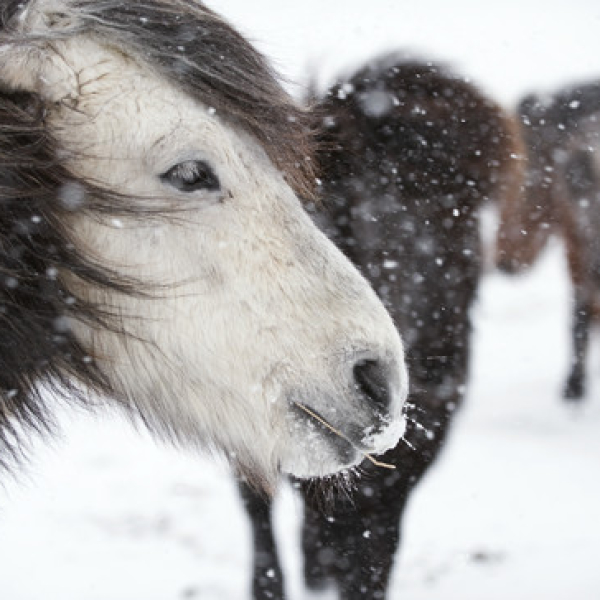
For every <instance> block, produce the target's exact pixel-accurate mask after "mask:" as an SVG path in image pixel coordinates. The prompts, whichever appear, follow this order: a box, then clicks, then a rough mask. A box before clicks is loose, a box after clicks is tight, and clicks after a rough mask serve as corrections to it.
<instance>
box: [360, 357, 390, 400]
mask: <svg viewBox="0 0 600 600" xmlns="http://www.w3.org/2000/svg"><path fill="white" fill-rule="evenodd" d="M353 374H354V387H355V389H356V390H357V391H359V392H360V393H361V394H362V395H363V396H365V397H366V398H367V399H368V400H370V401H371V402H372V403H373V404H374V405H375V406H377V407H378V408H381V409H384V410H387V409H388V407H389V404H390V390H389V383H388V370H387V369H386V368H385V367H384V366H383V365H382V364H381V363H380V362H378V361H376V360H359V361H358V362H357V363H356V364H355V365H354V369H353Z"/></svg>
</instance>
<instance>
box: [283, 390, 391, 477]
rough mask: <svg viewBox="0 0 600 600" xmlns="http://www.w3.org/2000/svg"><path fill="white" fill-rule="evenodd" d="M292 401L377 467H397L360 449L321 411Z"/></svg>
mask: <svg viewBox="0 0 600 600" xmlns="http://www.w3.org/2000/svg"><path fill="white" fill-rule="evenodd" d="M292 402H293V403H294V404H295V405H296V406H297V407H298V408H299V409H301V410H303V411H304V412H305V413H306V414H307V415H309V416H310V417H311V418H313V419H314V420H315V421H317V422H318V423H320V424H321V425H323V427H325V428H326V429H328V430H329V431H331V432H332V433H334V434H335V435H337V436H338V437H340V438H341V439H343V440H344V441H346V442H348V443H349V444H350V445H351V446H352V447H353V448H355V449H356V450H358V451H359V452H360V453H361V454H362V455H363V456H364V457H365V458H366V459H367V460H369V461H371V462H372V463H373V464H374V465H375V466H376V467H381V468H383V469H395V468H396V467H395V465H390V464H389V463H384V462H381V461H379V460H377V459H376V458H373V456H371V455H370V454H369V453H368V452H363V451H362V450H360V448H356V446H355V445H354V444H353V443H352V442H351V441H350V440H349V439H348V438H347V437H346V436H345V435H344V434H343V433H342V432H341V431H339V430H338V429H336V428H335V427H334V426H333V425H331V423H329V422H328V421H326V420H325V419H324V418H323V417H322V416H321V415H320V414H319V413H317V412H315V411H314V410H312V409H310V408H308V406H306V405H304V404H302V403H301V402H297V401H296V400H292Z"/></svg>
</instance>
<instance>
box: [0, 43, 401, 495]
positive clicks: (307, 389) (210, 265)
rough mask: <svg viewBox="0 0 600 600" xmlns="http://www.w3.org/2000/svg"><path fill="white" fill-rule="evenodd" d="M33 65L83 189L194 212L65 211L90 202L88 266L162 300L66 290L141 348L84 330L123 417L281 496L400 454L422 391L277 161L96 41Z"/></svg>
mask: <svg viewBox="0 0 600 600" xmlns="http://www.w3.org/2000/svg"><path fill="white" fill-rule="evenodd" d="M21 58H22V56H21V57H18V56H16V57H13V60H12V61H11V62H10V64H11V65H12V66H10V67H4V68H3V70H2V71H1V72H0V77H1V78H2V79H3V80H4V81H5V82H8V83H9V84H10V85H12V86H13V87H15V88H20V89H25V90H27V91H37V92H38V93H40V94H41V95H42V96H43V97H44V98H45V99H47V100H48V102H49V106H50V107H51V109H50V112H49V114H48V119H49V127H50V130H51V132H52V134H53V135H54V137H55V139H56V140H57V141H58V143H59V146H60V147H61V148H62V150H64V156H65V160H66V161H67V164H68V167H69V170H70V171H71V172H72V173H73V174H74V179H82V180H88V181H92V182H94V183H96V184H99V185H101V186H102V187H104V188H107V189H109V190H113V191H116V192H119V193H123V194H126V195H127V197H128V200H127V201H128V202H130V203H133V204H137V205H139V206H140V207H144V206H145V205H152V206H156V205H157V203H158V204H160V205H164V206H165V207H167V208H169V207H174V208H176V209H178V208H185V211H184V212H183V213H175V214H174V215H173V216H171V217H165V218H161V219H155V220H153V219H145V218H144V217H143V216H141V215H140V216H131V217H118V218H111V217H110V216H98V215H97V214H96V215H94V214H90V213H89V212H88V211H86V210H85V200H84V199H82V198H78V187H77V184H73V185H72V186H67V187H66V188H65V198H63V200H65V201H67V202H75V204H77V203H79V201H83V207H82V209H81V210H76V209H75V208H76V207H73V208H74V210H73V211H72V213H71V214H72V217H71V219H72V222H71V223H70V224H69V225H70V229H71V230H72V231H73V236H74V240H75V244H76V246H77V247H78V248H79V251H80V252H82V253H84V254H86V255H88V256H90V257H92V258H93V260H95V261H98V262H99V263H101V264H104V265H107V266H109V267H110V268H112V269H113V270H115V271H117V272H119V273H121V274H123V275H124V276H128V277H132V278H135V279H136V280H137V281H141V282H143V283H144V284H149V285H150V286H154V287H151V291H150V294H149V296H141V295H138V296H132V295H127V294H115V293H114V292H111V293H110V295H108V293H107V292H106V291H105V290H100V289H98V288H94V287H93V286H90V284H87V283H84V282H82V281H80V280H76V279H75V278H74V277H72V276H70V275H69V274H64V275H63V276H64V277H65V280H66V282H67V285H68V286H70V287H71V289H72V290H73V291H74V292H75V293H76V294H77V295H78V296H80V297H84V298H86V299H90V300H93V301H94V302H97V303H99V304H100V305H102V306H108V307H110V310H111V312H113V313H115V312H116V313H117V314H118V315H119V325H120V327H122V329H123V330H124V331H125V332H127V334H128V335H123V334H122V333H119V332H114V331H109V330H106V329H101V328H94V327H91V326H90V325H89V324H84V323H81V322H74V323H72V327H73V328H74V330H75V333H76V335H77V337H78V338H79V339H80V340H81V341H82V343H83V345H84V346H85V347H86V348H87V349H89V352H90V354H91V355H92V356H94V357H95V359H96V361H98V362H99V363H100V365H101V366H102V368H103V369H104V371H105V372H106V373H107V375H108V377H109V378H110V380H111V381H112V383H113V386H114V387H115V389H116V390H117V391H118V392H119V394H120V395H121V398H122V399H123V400H124V402H125V403H126V404H129V405H130V406H131V407H133V408H134V409H135V411H137V412H139V413H140V414H141V415H142V417H143V419H144V421H145V422H147V423H148V424H149V425H150V427H151V428H152V429H153V430H154V431H157V432H158V433H159V434H163V435H165V436H166V437H171V438H175V439H177V440H178V441H181V442H185V443H192V444H198V445H202V446H209V447H214V448H216V449H218V450H222V451H224V452H225V453H226V454H227V455H228V456H229V457H230V458H231V459H232V461H233V462H234V463H236V464H238V465H239V466H240V468H241V469H242V470H245V472H247V473H249V474H251V475H252V476H255V477H256V478H257V480H259V481H260V482H261V483H262V484H265V483H266V485H268V484H270V483H271V482H272V481H273V478H274V477H275V476H276V473H277V472H278V471H279V470H283V471H286V472H290V473H292V474H296V475H299V476H316V475H325V474H329V473H332V472H335V471H338V470H340V469H342V468H345V467H349V466H351V465H354V464H356V463H357V462H359V461H360V460H362V458H363V453H366V452H373V453H381V452H383V451H385V450H386V449H388V448H389V447H391V446H393V445H395V444H396V443H397V442H398V439H399V437H400V435H401V433H402V418H401V407H402V403H403V400H404V398H405V396H406V388H407V377H406V373H405V370H404V366H403V355H402V348H401V343H400V340H399V337H398V335H397V333H396V331H395V329H394V327H393V324H392V322H391V319H390V317H389V316H388V314H387V313H386V311H385V310H384V308H383V306H382V305H381V303H380V302H379V301H378V299H377V297H376V296H375V294H374V292H373V291H372V290H371V288H370V287H369V285H368V284H367V283H366V282H365V281H364V280H363V278H362V277H361V276H360V275H359V274H358V273H357V271H356V270H355V269H354V268H353V267H352V266H351V264H350V263H349V262H348V260H346V259H345V258H344V257H343V256H342V254H341V253H340V252H339V251H338V250H337V249H336V248H335V247H334V246H333V244H331V243H330V242H329V241H328V240H327V239H326V238H325V237H324V236H323V235H322V234H321V233H320V232H319V231H318V229H317V228H316V227H315V226H314V225H313V223H312V222H311V220H310V218H309V217H308V216H307V215H306V213H305V211H304V210H303V208H302V206H301V203H300V201H299V200H298V198H297V197H296V196H295V195H294V193H293V192H292V190H291V188H290V187H289V186H288V185H287V183H286V182H285V180H284V178H283V176H282V175H281V173H279V172H278V171H277V170H276V169H275V167H274V166H273V164H272V163H271V162H270V160H269V159H268V158H267V156H266V154H265V152H264V151H263V150H262V148H261V147H260V146H259V145H258V144H257V143H256V142H255V141H254V140H253V139H252V138H250V136H248V135H246V134H244V133H241V132H239V131H236V129H235V127H232V124H231V123H228V122H227V120H226V119H222V118H221V116H220V115H219V114H218V113H217V114H215V112H214V111H213V110H212V109H211V107H210V106H205V105H202V104H200V103H199V102H198V101H196V100H195V99H192V98H191V97H189V96H187V95H185V94H184V93H183V92H181V91H180V90H179V89H177V88H176V87H174V86H173V85H171V84H170V83H169V82H167V81H165V80H164V79H162V78H160V77H159V76H157V74H156V73H154V72H153V71H152V70H151V69H150V68H149V67H147V66H145V65H143V64H140V63H139V62H136V61H135V60H133V59H132V58H130V57H127V56H125V55H123V54H122V53H120V52H117V51H116V50H113V49H110V48H107V47H105V46H103V45H101V44H99V43H98V42H96V41H93V40H91V39H89V38H85V37H75V38H72V39H70V40H66V41H60V42H55V43H54V44H53V48H52V49H49V48H45V49H44V50H43V51H40V52H37V53H29V54H28V55H27V57H26V58H24V59H22V60H21ZM5 64H6V63H5ZM309 411H310V413H313V414H309ZM317 416H318V417H319V418H321V419H323V420H325V421H327V422H328V423H329V424H330V425H331V427H333V428H334V429H335V430H337V432H338V433H339V435H338V433H333V432H332V431H331V430H329V429H328V428H327V427H326V426H324V425H322V424H321V423H319V421H318V418H317Z"/></svg>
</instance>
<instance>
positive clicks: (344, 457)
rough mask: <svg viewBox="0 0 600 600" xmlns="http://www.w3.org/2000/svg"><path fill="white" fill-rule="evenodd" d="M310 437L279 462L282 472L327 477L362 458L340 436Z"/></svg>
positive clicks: (353, 465)
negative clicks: (328, 437) (335, 438)
mask: <svg viewBox="0 0 600 600" xmlns="http://www.w3.org/2000/svg"><path fill="white" fill-rule="evenodd" d="M308 438H309V439H310V441H309V440H307V441H306V444H303V445H302V446H300V447H298V446H297V447H296V451H295V452H290V453H288V454H287V455H286V456H285V457H284V458H283V459H282V461H281V463H280V469H281V471H282V472H284V473H287V474H288V475H293V476H294V477H298V478H300V479H311V478H315V477H327V476H329V475H334V474H336V473H339V472H341V471H345V470H347V469H351V468H352V467H355V466H356V465H358V464H359V463H360V462H361V461H362V460H363V458H364V456H363V454H362V453H361V452H360V451H359V450H357V449H356V448H355V447H354V446H353V445H352V444H351V443H350V442H347V441H346V440H344V439H342V438H338V439H337V440H333V439H326V438H325V437H323V438H322V439H320V440H317V439H315V438H314V436H313V435H312V434H311V435H309V436H308Z"/></svg>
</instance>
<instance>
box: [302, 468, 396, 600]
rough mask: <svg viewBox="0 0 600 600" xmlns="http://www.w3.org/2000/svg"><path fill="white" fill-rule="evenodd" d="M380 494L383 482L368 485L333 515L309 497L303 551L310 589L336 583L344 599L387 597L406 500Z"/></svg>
mask: <svg viewBox="0 0 600 600" xmlns="http://www.w3.org/2000/svg"><path fill="white" fill-rule="evenodd" d="M389 476H390V477H392V478H394V477H396V475H395V474H391V475H389ZM379 492H380V489H379V484H376V485H375V486H374V487H372V486H371V485H370V483H369V481H365V482H364V484H361V485H360V486H359V489H358V490H357V491H356V492H355V493H354V494H353V499H352V500H351V501H350V502H348V501H344V500H340V501H339V503H336V505H335V507H334V508H333V510H332V512H331V514H328V511H326V512H321V510H319V509H318V508H315V507H313V506H312V505H311V502H310V500H309V499H308V498H306V499H305V500H306V504H305V521H304V528H303V550H304V560H305V563H304V567H305V568H304V575H305V580H306V584H307V587H308V588H310V589H313V590H316V589H322V588H323V587H324V586H325V585H326V584H327V583H328V582H332V583H335V585H336V587H337V589H338V591H339V593H340V598H341V600H359V599H360V600H364V599H365V598H369V599H372V600H377V599H380V600H383V598H385V591H386V588H387V583H388V580H389V576H390V572H391V568H392V565H393V561H394V554H395V552H396V549H397V547H398V542H399V530H398V521H399V513H401V512H402V509H403V504H404V502H400V503H399V502H398V499H394V500H392V501H391V502H389V503H388V502H384V501H383V495H381V494H380V493H379ZM305 496H306V494H305Z"/></svg>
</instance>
